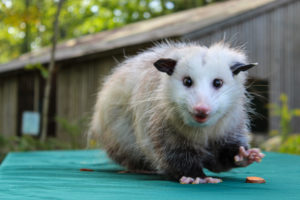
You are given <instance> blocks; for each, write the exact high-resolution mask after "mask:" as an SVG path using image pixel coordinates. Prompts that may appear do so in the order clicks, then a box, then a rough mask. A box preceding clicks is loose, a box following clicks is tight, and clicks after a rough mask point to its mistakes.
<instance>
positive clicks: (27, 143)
mask: <svg viewBox="0 0 300 200" xmlns="http://www.w3.org/2000/svg"><path fill="white" fill-rule="evenodd" d="M0 145H1V146H0V161H1V160H2V159H3V158H4V157H5V155H6V154H7V153H9V152H15V151H16V152H18V151H34V150H49V149H74V147H73V146H72V145H70V144H69V143H67V142H62V141H59V140H58V139H56V138H48V139H47V141H46V142H40V140H38V139H37V138H35V137H33V136H30V135H24V136H22V137H18V136H13V137H8V138H7V137H4V136H2V135H0Z"/></svg>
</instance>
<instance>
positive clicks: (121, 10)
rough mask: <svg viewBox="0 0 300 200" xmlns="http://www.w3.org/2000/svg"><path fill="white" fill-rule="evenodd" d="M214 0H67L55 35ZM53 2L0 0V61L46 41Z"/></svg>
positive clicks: (109, 25) (120, 23)
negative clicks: (57, 32)
mask: <svg viewBox="0 0 300 200" xmlns="http://www.w3.org/2000/svg"><path fill="white" fill-rule="evenodd" d="M216 1H220V0H210V1H208V0H175V1H171V0H81V1H79V0H78V1H71V0H69V1H66V2H65V3H64V5H63V8H62V11H61V16H60V23H59V24H60V25H59V26H60V27H59V29H60V31H59V39H60V40H66V39H69V38H74V37H75V38H76V37H79V36H82V35H87V34H92V33H96V32H99V31H102V30H108V29H114V28H117V27H121V26H124V25H126V24H129V23H133V22H137V21H141V20H145V19H149V18H153V17H158V16H161V15H165V14H169V13H173V12H177V11H181V10H185V9H189V8H195V7H198V6H203V5H206V4H208V3H212V2H216ZM56 4H57V1H50V0H0V49H2V52H1V54H0V63H4V62H7V61H9V60H11V59H13V58H16V57H18V56H19V55H20V54H22V53H25V52H28V51H31V50H34V49H37V48H40V47H43V46H47V45H49V44H50V42H51V37H52V35H53V33H52V32H53V30H52V27H53V25H52V23H53V18H54V14H55V12H56V8H57V5H56ZM3 50H5V51H3Z"/></svg>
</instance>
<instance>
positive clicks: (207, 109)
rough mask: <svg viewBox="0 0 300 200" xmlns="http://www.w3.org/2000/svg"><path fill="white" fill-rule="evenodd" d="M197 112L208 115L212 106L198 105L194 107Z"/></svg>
mask: <svg viewBox="0 0 300 200" xmlns="http://www.w3.org/2000/svg"><path fill="white" fill-rule="evenodd" d="M194 112H195V114H198V115H199V114H200V115H208V114H209V113H210V107H209V106H207V105H197V106H195V107H194Z"/></svg>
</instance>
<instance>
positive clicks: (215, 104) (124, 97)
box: [90, 41, 264, 184]
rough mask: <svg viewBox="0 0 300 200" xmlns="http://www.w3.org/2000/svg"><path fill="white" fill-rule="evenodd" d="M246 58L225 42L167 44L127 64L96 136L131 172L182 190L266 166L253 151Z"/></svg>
mask: <svg viewBox="0 0 300 200" xmlns="http://www.w3.org/2000/svg"><path fill="white" fill-rule="evenodd" d="M254 66H256V63H248V61H247V58H246V55H245V53H243V51H242V50H240V49H238V48H232V47H230V45H229V44H226V43H224V42H219V43H215V44H212V45H211V46H210V47H206V46H201V45H199V44H198V43H193V42H188V43H186V42H170V41H167V42H163V43H160V44H157V45H155V46H154V47H152V48H150V49H148V50H145V51H143V52H141V53H139V54H138V55H136V56H133V57H131V58H128V59H126V60H125V61H124V62H123V63H121V64H120V65H119V66H118V67H116V68H115V69H114V70H113V72H112V74H111V75H110V76H108V77H107V78H106V80H105V81H104V84H103V87H102V89H101V90H100V91H99V93H98V96H97V102H96V105H95V108H94V114H93V117H92V122H91V128H90V131H91V133H92V134H94V135H98V136H99V140H100V143H101V144H102V147H103V148H104V149H105V150H106V152H107V154H108V156H109V157H110V158H111V159H112V160H114V161H115V162H116V163H119V164H120V165H122V166H124V167H125V168H126V169H127V170H129V171H150V172H155V173H157V174H161V175H164V176H165V177H167V178H170V179H172V180H177V181H180V182H181V183H185V184H189V183H194V184H198V183H219V182H221V179H218V178H212V177H207V176H206V175H205V173H204V172H203V168H206V169H208V170H210V171H212V172H223V171H228V170H230V169H232V168H234V167H244V166H247V165H249V164H251V163H253V162H255V161H256V162H259V161H260V160H261V159H262V158H263V157H264V155H263V154H262V153H261V152H260V150H259V149H250V146H249V139H248V133H249V128H248V127H249V117H248V110H249V98H248V96H247V95H246V93H247V91H246V89H245V81H246V77H247V72H246V71H247V70H248V69H250V68H252V67H254Z"/></svg>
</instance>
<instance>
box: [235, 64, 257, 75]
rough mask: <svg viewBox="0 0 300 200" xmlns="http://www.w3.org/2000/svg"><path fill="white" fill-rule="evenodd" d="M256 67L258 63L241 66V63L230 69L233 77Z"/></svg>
mask: <svg viewBox="0 0 300 200" xmlns="http://www.w3.org/2000/svg"><path fill="white" fill-rule="evenodd" d="M256 65H258V63H250V64H243V63H236V64H234V65H232V66H231V67H230V69H231V71H232V73H233V75H238V74H239V73H240V72H241V71H247V70H248V69H250V68H252V67H254V66H256Z"/></svg>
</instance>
